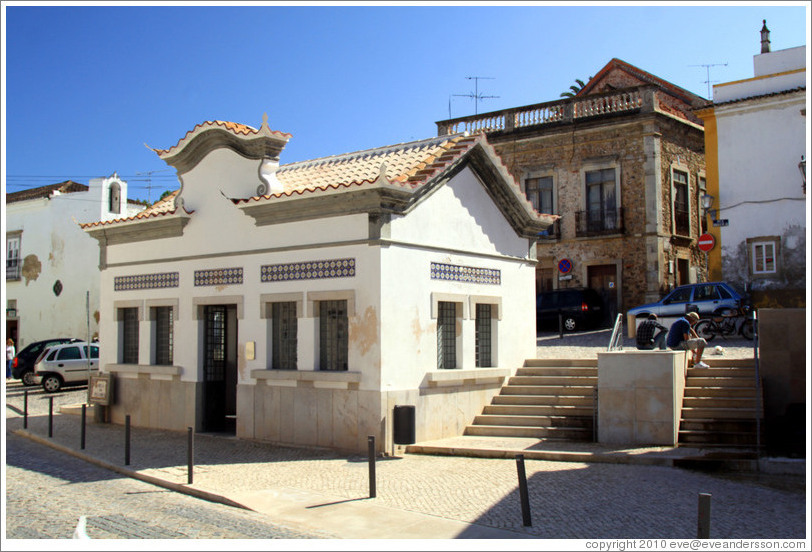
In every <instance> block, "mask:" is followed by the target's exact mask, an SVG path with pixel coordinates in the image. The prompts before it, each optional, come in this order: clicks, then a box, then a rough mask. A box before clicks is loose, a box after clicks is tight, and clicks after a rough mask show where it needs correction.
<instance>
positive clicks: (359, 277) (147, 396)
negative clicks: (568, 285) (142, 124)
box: [83, 121, 555, 452]
mask: <svg viewBox="0 0 812 552" xmlns="http://www.w3.org/2000/svg"><path fill="white" fill-rule="evenodd" d="M290 137H291V136H290V135H289V134H286V133H282V132H278V131H273V130H271V129H270V128H269V127H268V125H267V121H266V122H263V124H262V126H261V127H260V128H259V129H256V128H252V127H249V126H246V125H242V124H238V123H232V122H222V121H207V122H205V123H202V124H200V125H197V126H196V127H195V128H194V129H193V130H191V131H189V132H188V133H187V134H186V135H185V136H184V137H183V138H182V139H181V140H180V141H179V142H178V143H177V144H176V145H175V146H172V147H171V148H169V149H166V150H156V153H157V154H158V155H159V157H160V158H161V159H163V160H164V161H165V162H166V163H167V164H169V165H170V166H172V167H174V168H175V169H176V170H177V173H178V177H179V179H180V182H181V188H180V190H178V191H177V192H176V193H175V194H172V195H171V196H170V197H168V198H166V199H165V200H164V201H162V202H161V203H159V204H157V205H156V206H154V207H153V208H150V209H149V210H147V211H145V212H144V213H141V214H139V215H137V216H135V217H131V218H127V219H120V220H114V221H107V222H96V223H91V224H85V225H84V226H83V227H84V229H85V231H86V232H87V233H88V234H90V236H92V237H94V238H96V239H97V240H98V241H99V243H100V244H101V253H100V258H101V267H102V272H101V307H100V312H101V328H102V335H101V345H100V347H101V351H100V355H101V359H102V362H101V369H102V371H104V372H107V373H110V374H113V381H114V385H113V389H114V401H113V404H112V406H111V407H110V411H109V413H110V419H111V421H113V422H118V423H121V422H122V421H123V420H124V417H125V416H126V415H130V416H131V417H132V423H133V424H134V425H140V426H145V427H157V428H167V429H175V430H185V429H186V428H187V427H190V426H191V427H194V428H195V429H196V430H198V431H229V432H233V433H236V435H237V436H238V437H245V438H253V439H262V440H267V441H272V442H277V443H288V444H295V445H316V446H325V447H331V448H335V449H341V450H348V451H355V452H363V451H365V450H366V449H367V438H368V436H370V435H372V436H375V437H376V443H377V446H378V449H379V450H384V447H386V450H388V445H390V444H391V443H392V434H393V420H392V418H393V411H394V406H396V405H411V406H414V407H415V418H416V419H415V433H416V437H417V439H418V440H427V439H436V438H441V437H447V436H456V435H460V434H461V433H462V431H463V429H464V427H465V426H466V425H467V424H469V423H470V422H471V420H472V419H473V417H474V416H475V415H477V414H479V413H480V412H481V411H482V408H483V406H484V405H486V404H488V403H489V401H490V399H491V397H492V396H493V395H494V394H496V393H498V392H499V390H500V388H501V385H502V382H503V381H504V380H505V378H507V377H509V376H510V375H512V374H513V373H515V371H516V369H517V368H518V367H520V366H522V365H523V363H524V361H525V359H527V358H531V357H533V356H535V350H536V349H535V324H534V320H535V309H534V301H533V293H534V283H533V282H534V274H535V258H536V250H535V246H536V241H537V236H538V234H539V232H542V231H544V230H545V229H546V228H547V227H549V225H550V224H552V222H553V221H554V220H555V217H554V216H552V215H540V214H539V213H537V212H536V211H535V210H534V209H533V207H532V205H531V204H530V202H528V201H527V199H526V198H525V196H524V195H523V194H522V192H521V190H520V188H519V186H518V185H517V183H516V182H515V180H514V179H513V178H512V177H511V176H510V174H509V173H508V171H507V170H506V169H505V167H504V166H503V165H502V163H501V161H500V160H499V158H498V156H497V155H496V153H495V152H494V150H493V148H492V147H491V146H490V145H489V144H488V142H487V139H486V138H485V137H484V136H483V135H477V136H467V135H464V134H457V135H454V136H443V137H439V138H437V137H435V138H429V139H427V140H421V141H417V142H410V143H405V144H398V145H394V146H387V147H381V148H376V149H372V150H365V151H360V152H355V153H349V154H343V155H337V156H333V157H327V158H322V159H315V160H310V161H302V162H297V163H291V164H287V165H284V164H283V165H281V166H280V164H279V161H280V153H281V152H282V150H283V148H284V147H285V145H286V143H287V141H288V140H289V139H290Z"/></svg>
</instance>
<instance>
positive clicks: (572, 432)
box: [465, 425, 592, 441]
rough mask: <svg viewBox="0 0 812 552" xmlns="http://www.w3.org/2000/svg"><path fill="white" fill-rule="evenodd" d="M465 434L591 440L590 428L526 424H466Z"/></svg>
mask: <svg viewBox="0 0 812 552" xmlns="http://www.w3.org/2000/svg"><path fill="white" fill-rule="evenodd" d="M465 435H478V436H482V437H534V438H536V439H561V440H569V441H591V440H592V429H582V428H574V427H570V428H561V427H526V426H484V425H478V426H468V427H466V428H465Z"/></svg>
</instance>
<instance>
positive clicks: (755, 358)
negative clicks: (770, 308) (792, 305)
mask: <svg viewBox="0 0 812 552" xmlns="http://www.w3.org/2000/svg"><path fill="white" fill-rule="evenodd" d="M758 360H759V359H758V314H757V313H756V309H753V361H754V362H753V365H754V367H755V376H756V458H757V459H760V458H761V414H762V412H761V411H762V409H763V408H764V405H763V404H762V400H763V397H762V396H761V375H760V371H759V362H758ZM760 464H761V462H756V469H757V470H758V469H760Z"/></svg>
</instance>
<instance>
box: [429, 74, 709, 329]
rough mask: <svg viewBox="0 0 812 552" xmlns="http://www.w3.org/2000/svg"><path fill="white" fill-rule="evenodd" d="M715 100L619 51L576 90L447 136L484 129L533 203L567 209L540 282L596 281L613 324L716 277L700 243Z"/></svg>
mask: <svg viewBox="0 0 812 552" xmlns="http://www.w3.org/2000/svg"><path fill="white" fill-rule="evenodd" d="M706 103H707V102H706V100H704V99H703V98H701V97H699V96H697V95H695V94H693V93H691V92H688V91H687V90H684V89H682V88H680V87H678V86H675V85H673V84H671V83H669V82H666V81H664V80H662V79H660V78H658V77H656V76H654V75H652V74H650V73H647V72H645V71H642V70H641V69H638V68H637V67H634V66H632V65H630V64H628V63H626V62H624V61H621V60H619V59H613V60H611V61H610V62H609V63H608V64H607V65H606V66H605V67H603V69H601V70H600V71H599V72H598V74H597V75H595V76H594V77H593V78H591V79H590V80H589V82H587V83H586V85H585V86H584V87H583V89H582V90H581V91H580V92H578V94H576V95H575V96H574V97H572V98H568V99H564V100H557V101H551V102H545V103H539V104H534V105H529V106H523V107H516V108H510V109H504V110H501V111H494V112H491V113H484V114H480V115H476V116H469V117H461V118H456V119H450V120H445V121H439V122H437V128H438V134H439V135H444V134H453V133H456V132H461V131H469V132H477V131H484V132H486V134H487V136H488V140H489V142H491V143H492V144H493V146H494V149H496V151H497V152H498V153H499V155H500V156H501V158H502V160H503V162H504V164H505V165H506V166H507V168H508V170H509V171H510V172H511V173H512V174H513V175H514V176H515V177H516V178H517V179H518V180H519V181H520V182H521V185H522V188H523V190H524V191H525V193H526V194H527V197H528V198H529V199H530V200H531V201H532V203H533V204H534V206H535V207H536V208H537V209H538V210H539V211H541V212H544V213H552V214H557V215H560V217H561V218H560V220H559V221H557V222H556V223H555V225H554V226H553V227H552V228H551V229H550V231H548V232H547V233H546V234H545V235H544V236H542V237H541V241H540V243H539V246H538V261H539V264H538V267H537V273H536V277H537V280H536V282H537V284H536V285H537V290H538V291H541V290H547V289H557V288H566V287H580V286H585V287H590V288H594V289H596V290H598V291H599V292H601V294H602V296H603V298H604V305H605V307H606V308H605V309H604V312H605V313H606V315H605V320H604V322H605V323H606V324H609V323H611V322H612V321H613V320H614V318H615V315H616V314H618V313H622V312H623V311H625V310H627V309H628V308H631V307H634V306H637V305H639V304H642V303H644V302H650V301H654V300H657V299H659V298H660V297H661V295H662V294H663V293H664V292H665V291H667V290H669V289H671V288H673V287H674V286H677V285H680V284H684V283H691V282H697V281H704V280H706V278H707V259H706V255H705V254H704V253H702V252H701V251H699V249H698V248H697V239H698V238H699V236H700V235H701V234H702V233H703V231H704V230H705V227H704V226H702V224H703V221H702V217H701V216H700V214H701V212H700V207H699V205H700V203H699V197H700V196H701V195H703V193H704V189H705V159H704V137H703V127H702V121H701V120H700V119H699V118H698V117H697V116H696V115H695V114H694V113H693V109H695V108H697V107H700V106H703V105H705V104H706ZM562 260H563V261H569V263H566V262H564V263H561V261H562ZM559 265H560V266H561V268H562V269H563V271H562V270H561V269H559ZM567 267H569V270H568V271H567V270H566V268H567Z"/></svg>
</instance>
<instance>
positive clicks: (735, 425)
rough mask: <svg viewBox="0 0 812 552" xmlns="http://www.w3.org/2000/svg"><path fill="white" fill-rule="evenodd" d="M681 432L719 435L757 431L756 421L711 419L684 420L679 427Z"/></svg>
mask: <svg viewBox="0 0 812 552" xmlns="http://www.w3.org/2000/svg"><path fill="white" fill-rule="evenodd" d="M679 428H680V431H709V432H718V433H753V434H755V431H756V421H755V419H752V418H751V419H749V420H746V419H738V420H717V419H713V420H709V419H701V418H697V419H683V420H681V421H680V425H679Z"/></svg>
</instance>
